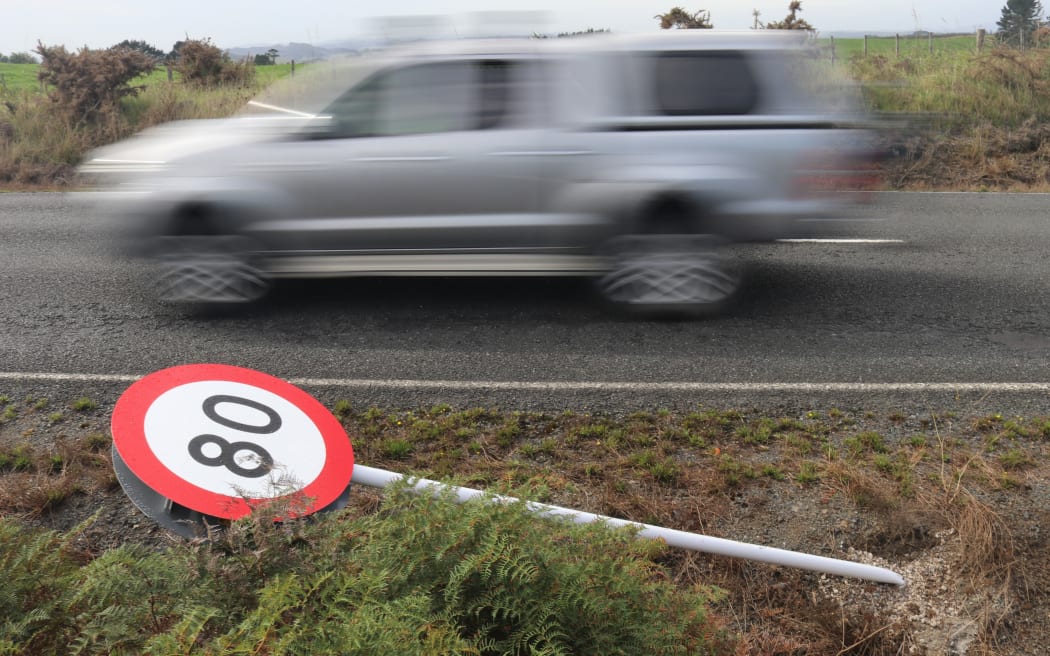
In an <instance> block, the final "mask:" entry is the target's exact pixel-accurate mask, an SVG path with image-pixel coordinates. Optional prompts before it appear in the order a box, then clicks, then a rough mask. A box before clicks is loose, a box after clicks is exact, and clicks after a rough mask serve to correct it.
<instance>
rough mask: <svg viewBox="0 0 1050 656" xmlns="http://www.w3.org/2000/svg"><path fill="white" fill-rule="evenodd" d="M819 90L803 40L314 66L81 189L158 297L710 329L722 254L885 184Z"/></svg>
mask: <svg viewBox="0 0 1050 656" xmlns="http://www.w3.org/2000/svg"><path fill="white" fill-rule="evenodd" d="M827 80H828V78H827V75H826V74H825V72H824V71H823V70H822V63H821V62H820V61H818V60H816V59H814V57H813V56H812V51H811V49H810V48H809V47H808V44H807V42H806V39H805V38H804V37H799V36H797V35H796V34H793V33H776V32H770V31H749V32H717V31H711V30H679V31H671V32H659V33H654V34H649V35H622V36H621V35H606V34H599V35H594V36H586V37H577V38H568V39H520V40H503V39H473V40H459V41H453V42H440V43H437V42H427V43H418V44H413V45H408V46H402V47H399V48H395V49H390V50H384V51H382V52H376V53H370V54H367V55H363V56H358V57H351V58H347V59H346V60H344V61H340V62H331V61H326V62H317V63H314V64H311V65H309V66H305V67H300V72H299V73H298V74H297V75H296V76H295V77H293V78H289V79H287V80H284V81H283V82H282V83H280V84H278V85H275V86H274V87H273V88H271V89H269V90H267V92H265V93H264V94H263V95H262V96H261V97H259V98H257V99H256V100H253V101H252V102H251V103H249V106H248V107H247V108H246V109H245V111H244V112H243V113H242V114H241V115H239V116H236V117H234V118H230V119H222V120H213V121H187V122H180V123H172V124H168V125H164V126H160V127H157V128H153V129H150V130H147V131H145V132H143V133H142V134H140V135H138V136H135V137H133V138H131V139H129V140H127V141H125V142H122V143H117V144H113V145H110V146H106V147H103V148H100V149H98V150H96V151H94V152H92V153H91V154H90V156H89V158H88V160H87V161H86V162H85V163H84V164H83V165H82V167H81V172H82V173H83V174H84V175H85V176H88V177H90V178H91V179H93V180H95V181H98V182H99V183H100V184H102V185H105V186H107V187H109V188H110V189H111V190H114V191H120V192H122V193H116V194H106V195H104V196H103V198H104V199H105V203H104V205H103V208H102V209H103V211H104V212H106V213H107V214H108V215H110V216H111V217H113V218H114V219H115V220H117V221H119V222H120V225H121V229H122V231H123V233H124V234H125V235H126V236H127V242H128V245H129V248H130V250H131V252H133V253H136V254H139V255H143V256H146V257H148V258H150V261H151V262H152V266H151V267H150V269H149V270H150V271H151V274H150V277H151V279H150V281H149V282H150V283H151V284H152V285H153V288H154V289H155V293H156V295H157V297H158V298H159V299H161V300H163V301H168V302H175V303H190V304H200V303H232V302H246V301H252V300H255V299H258V298H260V297H262V296H263V295H264V294H265V293H266V292H267V290H268V289H269V288H270V286H271V285H272V284H273V283H274V281H275V280H277V279H280V278H287V277H335V276H366V275H367V276H377V275H378V276H532V275H544V276H547V275H571V276H590V277H592V278H593V279H594V281H595V284H596V288H597V290H598V291H599V292H600V294H601V296H602V297H603V298H604V299H606V300H607V301H609V302H610V303H612V304H614V305H616V306H618V307H621V308H624V309H627V310H630V311H633V312H638V313H642V314H663V313H673V314H685V315H699V314H709V313H713V312H716V311H718V310H719V309H721V308H722V307H724V306H725V304H726V303H727V302H728V301H729V300H730V299H731V298H732V297H733V295H734V294H735V293H736V292H737V290H738V288H739V286H740V283H741V266H740V263H739V262H738V261H736V259H735V258H734V257H733V256H732V252H731V250H730V249H727V248H726V246H727V245H729V244H732V243H734V242H739V241H766V240H775V239H781V238H787V237H799V236H810V235H813V234H815V233H819V232H822V231H826V230H828V229H829V228H830V227H831V226H832V225H834V224H835V223H836V221H834V220H835V219H840V218H846V217H849V216H851V215H852V213H851V212H850V211H849V208H850V207H851V206H852V205H853V204H855V203H856V202H857V201H858V200H860V199H861V197H862V191H863V189H864V188H866V187H868V186H870V184H871V181H872V169H871V164H872V148H871V144H872V135H871V134H870V132H869V130H868V129H867V128H866V127H865V125H866V123H865V122H864V121H863V117H861V116H859V115H858V114H857V113H856V111H855V109H856V108H855V107H854V106H853V105H852V104H851V103H850V102H849V99H848V98H847V97H846V96H845V95H844V94H839V93H835V92H834V90H832V89H830V88H829V87H830V86H831V85H829V84H827ZM123 192H128V193H123Z"/></svg>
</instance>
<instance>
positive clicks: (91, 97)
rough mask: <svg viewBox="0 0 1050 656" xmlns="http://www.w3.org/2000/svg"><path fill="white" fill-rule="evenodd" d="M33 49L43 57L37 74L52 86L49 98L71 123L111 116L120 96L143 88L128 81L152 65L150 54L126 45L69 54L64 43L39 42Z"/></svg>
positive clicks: (117, 108) (117, 107) (135, 92)
mask: <svg viewBox="0 0 1050 656" xmlns="http://www.w3.org/2000/svg"><path fill="white" fill-rule="evenodd" d="M36 52H37V53H38V54H39V55H40V57H41V59H42V60H43V61H42V63H41V65H40V72H39V73H38V76H39V77H40V79H41V80H42V81H43V82H44V83H46V84H47V85H49V86H50V87H51V91H50V92H49V97H50V98H51V101H52V102H53V103H54V104H55V105H56V106H57V107H58V108H59V109H60V111H61V113H62V114H64V115H65V116H66V118H67V119H68V120H69V121H70V122H71V123H72V124H74V125H80V124H83V123H97V122H99V121H101V120H105V119H112V118H113V114H116V113H119V103H120V99H121V98H124V97H125V96H134V95H136V94H138V93H139V91H141V90H142V89H143V87H142V86H141V85H139V86H132V85H131V84H130V82H131V81H132V80H134V79H135V78H137V77H139V76H141V75H143V74H145V73H148V72H149V71H151V70H153V66H154V61H153V59H151V58H150V57H149V56H147V55H145V54H143V53H142V52H139V51H137V50H131V49H128V48H110V49H108V50H90V49H88V48H81V49H80V50H79V51H77V52H76V53H70V52H68V51H67V50H66V49H65V47H63V46H51V47H48V46H45V45H44V44H42V43H40V44H38V45H37V49H36Z"/></svg>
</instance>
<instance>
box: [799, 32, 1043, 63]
mask: <svg viewBox="0 0 1050 656" xmlns="http://www.w3.org/2000/svg"><path fill="white" fill-rule="evenodd" d="M817 43H818V45H819V46H820V48H821V50H822V51H824V52H825V53H826V55H827V57H829V58H830V59H831V61H832V62H838V61H849V60H850V59H852V58H855V57H869V56H873V55H879V56H883V57H889V56H894V57H917V56H930V55H937V54H954V53H970V54H974V53H980V52H982V51H984V50H986V49H988V48H993V47H995V46H996V45H998V38H997V36H996V35H994V34H988V33H987V32H986V31H985V30H983V29H979V30H977V31H976V32H975V33H973V34H960V33H958V32H956V33H950V34H935V33H933V32H925V31H922V32H912V33H910V34H895V35H891V36H882V35H880V36H874V35H864V36H862V37H853V38H838V37H834V36H831V37H827V38H818V39H817ZM1033 45H1036V44H1033Z"/></svg>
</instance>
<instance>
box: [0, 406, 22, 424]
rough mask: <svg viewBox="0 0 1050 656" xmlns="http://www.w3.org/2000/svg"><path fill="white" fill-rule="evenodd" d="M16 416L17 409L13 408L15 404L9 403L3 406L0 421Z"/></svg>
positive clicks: (9, 419)
mask: <svg viewBox="0 0 1050 656" xmlns="http://www.w3.org/2000/svg"><path fill="white" fill-rule="evenodd" d="M17 416H18V411H17V410H15V406H13V405H9V406H7V407H6V408H4V414H2V415H0V421H11V420H13V419H14V418H15V417H17Z"/></svg>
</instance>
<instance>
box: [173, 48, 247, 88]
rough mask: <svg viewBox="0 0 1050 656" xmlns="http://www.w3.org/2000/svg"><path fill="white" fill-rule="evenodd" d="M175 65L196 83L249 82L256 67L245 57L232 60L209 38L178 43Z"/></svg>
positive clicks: (237, 83)
mask: <svg viewBox="0 0 1050 656" xmlns="http://www.w3.org/2000/svg"><path fill="white" fill-rule="evenodd" d="M177 52H178V54H177V60H176V64H175V68H176V69H177V70H178V71H179V72H180V73H181V74H182V78H183V79H184V80H185V81H187V82H189V83H191V84H196V85H199V86H211V87H214V86H222V85H240V86H246V85H248V84H251V82H252V81H253V79H254V76H255V68H254V66H252V64H251V62H250V61H248V60H245V61H241V62H235V61H233V60H231V59H230V56H229V55H228V54H227V53H226V52H224V51H223V50H221V49H220V48H219V47H218V46H216V45H214V44H213V43H212V42H211V40H210V39H203V40H197V39H191V40H188V41H183V42H181V43H180V45H179V48H178V51H177Z"/></svg>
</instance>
